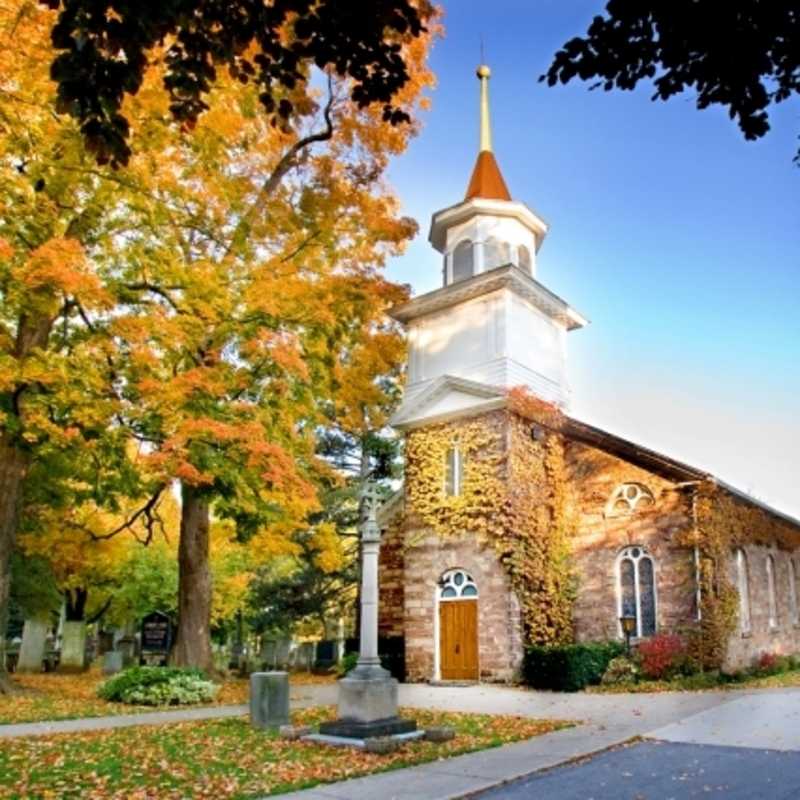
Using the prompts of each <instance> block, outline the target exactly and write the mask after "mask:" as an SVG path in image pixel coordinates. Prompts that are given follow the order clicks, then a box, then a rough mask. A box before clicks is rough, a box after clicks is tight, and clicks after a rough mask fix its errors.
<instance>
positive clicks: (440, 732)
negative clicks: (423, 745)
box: [425, 725, 456, 742]
mask: <svg viewBox="0 0 800 800" xmlns="http://www.w3.org/2000/svg"><path fill="white" fill-rule="evenodd" d="M455 738H456V731H455V728H451V727H450V726H449V725H436V726H434V727H432V728H426V729H425V741H427V742H449V741H450V740H451V739H455Z"/></svg>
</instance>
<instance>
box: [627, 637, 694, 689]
mask: <svg viewBox="0 0 800 800" xmlns="http://www.w3.org/2000/svg"><path fill="white" fill-rule="evenodd" d="M638 654H639V661H640V662H641V665H642V673H643V674H644V675H645V677H647V678H651V679H653V680H661V678H666V677H669V675H670V673H672V672H674V671H675V670H676V669H677V668H678V667H679V666H680V664H681V662H682V661H683V660H684V659H685V657H686V647H685V645H684V643H683V640H682V639H681V637H680V636H676V635H675V634H671V633H661V634H659V635H658V636H653V637H651V638H650V639H645V641H643V642H642V643H641V644H640V645H639V647H638Z"/></svg>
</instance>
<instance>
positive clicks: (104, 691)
mask: <svg viewBox="0 0 800 800" xmlns="http://www.w3.org/2000/svg"><path fill="white" fill-rule="evenodd" d="M218 689H219V687H218V686H216V685H215V684H214V683H212V682H211V681H210V680H208V679H207V678H206V676H205V674H204V673H203V672H201V671H200V670H198V669H179V668H177V667H131V668H130V669H126V670H125V671H124V672H120V673H119V674H118V675H115V676H114V677H113V678H109V679H108V680H107V681H106V682H105V683H103V684H102V685H101V686H100V688H99V689H98V690H97V694H98V695H99V696H100V697H101V698H102V699H103V700H110V701H112V702H117V703H130V704H132V705H143V706H179V705H191V704H193V703H207V702H209V701H210V700H213V699H214V696H215V695H216V693H217V690H218Z"/></svg>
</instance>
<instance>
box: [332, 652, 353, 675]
mask: <svg viewBox="0 0 800 800" xmlns="http://www.w3.org/2000/svg"><path fill="white" fill-rule="evenodd" d="M357 663H358V653H345V654H344V655H343V656H342V657H341V658H340V659H339V663H338V664H337V665H336V672H337V674H338V675H339V676H340V677H344V676H345V675H347V673H348V672H350V670H351V669H355V667H356V664H357Z"/></svg>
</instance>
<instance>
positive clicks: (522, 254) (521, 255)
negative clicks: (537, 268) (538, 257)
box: [517, 244, 531, 273]
mask: <svg viewBox="0 0 800 800" xmlns="http://www.w3.org/2000/svg"><path fill="white" fill-rule="evenodd" d="M517 266H518V267H519V268H520V269H524V270H525V272H527V273H530V272H531V251H530V250H528V248H527V247H525V245H524V244H521V245H520V246H519V247H518V248H517Z"/></svg>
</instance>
